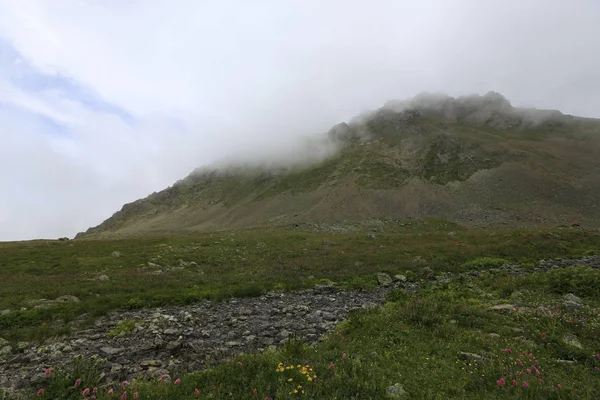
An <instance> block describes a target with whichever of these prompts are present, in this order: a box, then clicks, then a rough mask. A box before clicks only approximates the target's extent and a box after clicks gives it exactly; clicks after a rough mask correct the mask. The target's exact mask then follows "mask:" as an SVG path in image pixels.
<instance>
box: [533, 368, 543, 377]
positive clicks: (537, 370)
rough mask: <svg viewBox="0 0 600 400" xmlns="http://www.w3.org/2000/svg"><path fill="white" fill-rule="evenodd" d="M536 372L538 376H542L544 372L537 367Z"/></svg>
mask: <svg viewBox="0 0 600 400" xmlns="http://www.w3.org/2000/svg"><path fill="white" fill-rule="evenodd" d="M535 374H536V375H537V376H540V375H541V374H542V373H541V372H540V370H539V369H537V368H536V369H535Z"/></svg>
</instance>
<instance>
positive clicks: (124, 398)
mask: <svg viewBox="0 0 600 400" xmlns="http://www.w3.org/2000/svg"><path fill="white" fill-rule="evenodd" d="M121 400H127V392H123V394H122V395H121Z"/></svg>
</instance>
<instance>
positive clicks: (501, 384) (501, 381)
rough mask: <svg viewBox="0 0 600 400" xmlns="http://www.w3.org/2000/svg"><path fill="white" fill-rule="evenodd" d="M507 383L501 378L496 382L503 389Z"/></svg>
mask: <svg viewBox="0 0 600 400" xmlns="http://www.w3.org/2000/svg"><path fill="white" fill-rule="evenodd" d="M505 383H506V380H505V379H504V378H500V379H498V380H497V381H496V385H498V386H500V387H502V386H504V384H505Z"/></svg>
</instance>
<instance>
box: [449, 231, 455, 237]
mask: <svg viewBox="0 0 600 400" xmlns="http://www.w3.org/2000/svg"><path fill="white" fill-rule="evenodd" d="M448 236H450V237H452V238H453V237H454V236H456V232H448Z"/></svg>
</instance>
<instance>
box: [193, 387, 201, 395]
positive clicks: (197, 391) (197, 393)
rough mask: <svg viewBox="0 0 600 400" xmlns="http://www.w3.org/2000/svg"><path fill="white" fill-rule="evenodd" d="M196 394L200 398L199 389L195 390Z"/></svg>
mask: <svg viewBox="0 0 600 400" xmlns="http://www.w3.org/2000/svg"><path fill="white" fill-rule="evenodd" d="M194 393H196V395H198V396H200V390H199V389H197V388H196V389H194Z"/></svg>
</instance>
